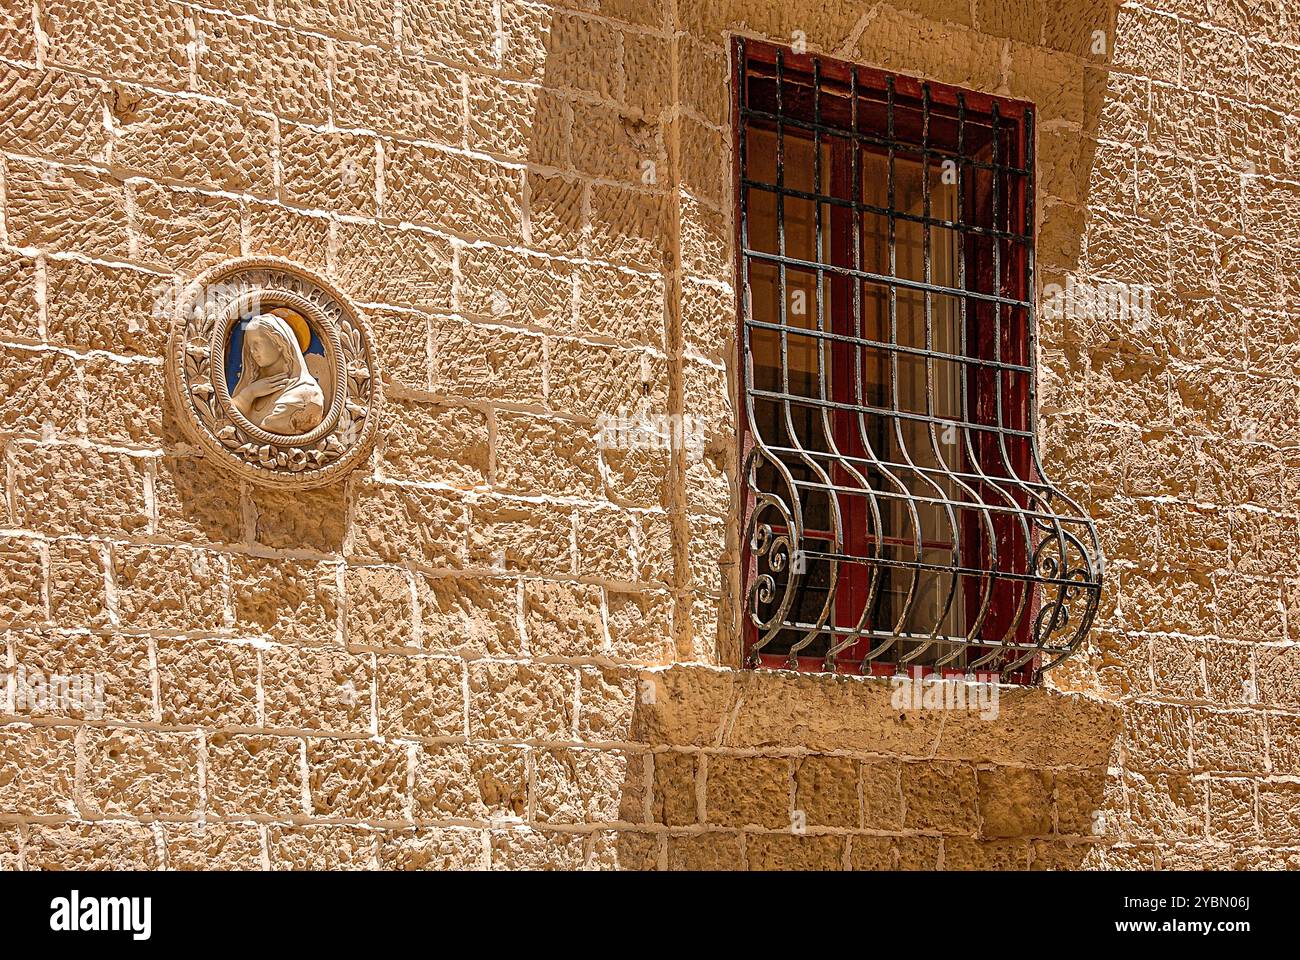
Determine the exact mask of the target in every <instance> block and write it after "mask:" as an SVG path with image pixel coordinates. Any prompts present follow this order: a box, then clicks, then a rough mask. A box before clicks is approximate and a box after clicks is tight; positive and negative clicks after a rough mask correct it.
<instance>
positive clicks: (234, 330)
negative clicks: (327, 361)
mask: <svg viewBox="0 0 1300 960" xmlns="http://www.w3.org/2000/svg"><path fill="white" fill-rule="evenodd" d="M252 319H253V318H252V317H245V318H244V319H242V320H240V321H239V322H238V323H236V324H235V325H234V326H232V327H231V328H230V342H229V344H227V346H226V389H227V390H228V391H230V392H231V393H234V392H235V387H237V386H239V375H240V373H241V372H242V371H243V367H244V328H245V327H247V326H248V321H250V320H252ZM307 329H309V330H310V331H311V343H309V344H307V350H306V352H307V353H318V354H320V355H321V356H324V355H325V344H324V343H322V342H321V338H320V337H319V336H317V334H316V328H315V327H314V326H312V325H311V324H310V323H308V324H307Z"/></svg>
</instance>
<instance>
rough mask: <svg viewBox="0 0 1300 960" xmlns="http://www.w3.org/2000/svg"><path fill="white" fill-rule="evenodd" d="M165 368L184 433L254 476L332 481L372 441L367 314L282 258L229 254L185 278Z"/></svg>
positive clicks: (375, 406)
mask: <svg viewBox="0 0 1300 960" xmlns="http://www.w3.org/2000/svg"><path fill="white" fill-rule="evenodd" d="M167 374H168V384H169V387H170V389H171V393H172V397H173V402H174V403H175V404H176V406H177V409H178V411H179V412H180V414H181V419H182V423H183V424H184V425H185V427H186V431H187V432H188V433H189V435H190V436H191V437H192V438H193V439H194V440H195V441H196V442H197V443H198V444H199V446H201V447H202V448H204V450H205V452H207V453H209V454H211V455H212V457H213V458H214V459H215V460H216V461H217V462H218V463H219V464H220V465H222V466H223V467H225V468H227V469H229V470H231V471H233V472H234V473H237V474H239V475H240V476H243V477H245V478H247V479H249V480H252V481H254V482H257V483H268V484H270V483H273V484H278V485H282V486H288V487H297V488H306V487H315V486H321V485H323V484H326V483H330V482H332V481H333V480H335V479H337V478H338V477H340V476H341V475H342V474H343V473H345V472H346V471H347V470H348V469H349V468H350V467H352V466H354V465H355V464H356V463H357V462H358V461H359V460H361V459H362V458H363V457H364V456H365V455H366V454H367V453H368V452H369V449H370V445H371V444H372V443H373V441H374V435H375V430H376V417H377V414H378V412H379V407H380V404H381V402H382V396H381V391H380V386H379V376H378V372H377V370H376V368H375V359H374V353H373V350H372V348H371V343H370V334H369V331H368V330H367V328H366V325H365V321H364V320H363V319H362V317H361V316H360V314H359V313H358V312H357V311H356V309H355V308H354V307H352V305H351V304H350V303H349V302H348V300H347V298H346V297H345V296H344V295H343V294H342V293H341V292H340V291H338V290H337V289H336V288H335V287H334V286H333V285H332V284H330V283H329V282H328V281H326V280H325V279H323V278H321V277H318V276H316V275H315V274H314V273H312V272H311V271H308V270H306V269H304V268H302V267H299V266H297V265H296V264H292V263H289V262H287V261H283V260H279V259H272V258H249V259H239V260H232V261H228V262H226V263H224V264H221V265H220V266H218V267H215V268H213V269H212V270H209V271H207V272H206V273H204V274H202V275H201V276H199V277H198V278H197V279H196V280H195V281H194V282H193V283H191V284H190V285H189V286H188V287H187V288H186V290H185V292H184V294H183V295H182V296H181V298H180V300H179V301H178V303H177V306H176V314H175V316H174V317H173V319H172V336H171V349H170V355H169V358H168V369H167Z"/></svg>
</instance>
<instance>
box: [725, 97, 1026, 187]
mask: <svg viewBox="0 0 1300 960" xmlns="http://www.w3.org/2000/svg"><path fill="white" fill-rule="evenodd" d="M903 109H905V110H906V109H909V108H907V107H904V108H903ZM740 119H741V120H742V121H746V120H763V121H766V122H768V123H779V124H780V125H781V126H782V127H794V128H795V129H797V130H807V131H809V132H814V133H819V134H821V135H823V136H829V137H838V138H840V139H841V140H854V141H857V142H858V143H869V144H871V145H873V146H877V147H885V148H890V147H892V148H893V149H894V150H895V151H896V152H899V153H915V154H921V155H923V156H926V157H941V158H943V159H946V160H956V161H958V163H959V165H960V166H962V167H971V168H974V169H976V170H990V171H995V172H998V173H1014V174H1018V175H1020V176H1022V177H1027V176H1029V173H1030V171H1029V169H1028V168H1026V167H1017V166H1012V165H1011V164H1006V163H985V162H983V161H982V160H975V159H973V158H971V157H970V156H964V155H962V154H961V153H958V152H957V151H956V150H949V149H947V148H945V147H939V146H934V145H933V144H930V145H923V144H919V143H915V144H914V143H912V142H909V141H906V140H900V139H899V138H898V137H892V138H891V137H888V136H879V135H876V134H872V133H864V132H862V131H860V130H859V131H856V132H855V131H853V130H850V129H848V128H847V127H838V126H833V125H831V124H828V123H817V122H815V121H813V120H803V119H801V118H799V117H795V116H792V115H790V114H784V113H782V114H778V113H771V112H769V111H767V110H761V109H759V108H758V107H751V106H748V105H742V106H741V108H740ZM966 125H967V126H977V127H989V125H988V124H982V123H971V121H969V120H967V121H966ZM989 129H992V127H989Z"/></svg>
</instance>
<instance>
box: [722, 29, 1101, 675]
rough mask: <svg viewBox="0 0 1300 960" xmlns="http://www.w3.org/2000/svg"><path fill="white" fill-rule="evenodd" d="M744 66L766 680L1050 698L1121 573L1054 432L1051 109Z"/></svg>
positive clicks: (794, 58)
mask: <svg viewBox="0 0 1300 960" xmlns="http://www.w3.org/2000/svg"><path fill="white" fill-rule="evenodd" d="M733 57H734V59H733V67H734V74H733V81H734V91H735V97H734V101H733V109H734V120H735V124H734V126H735V131H736V144H735V146H736V156H737V176H736V208H737V211H738V216H737V233H738V237H737V241H738V242H737V270H738V274H739V277H740V280H741V289H742V290H743V291H744V294H743V296H741V297H740V298H739V301H740V304H739V311H738V312H739V328H740V329H739V343H740V353H741V355H740V360H741V365H742V379H743V388H742V389H743V396H742V398H741V399H742V402H741V405H740V408H741V409H740V425H739V432H740V437H741V457H742V459H741V463H742V492H743V499H742V518H741V519H742V533H743V540H742V569H743V571H744V585H743V590H744V595H743V601H744V616H745V629H746V637H745V659H746V663H747V665H749V666H759V665H767V666H781V667H790V668H794V669H803V670H832V671H847V672H861V673H874V674H893V673H899V672H915V671H922V672H926V673H939V674H941V675H953V674H956V675H962V674H964V675H976V676H997V677H999V678H1001V679H1003V680H1010V681H1018V682H1030V681H1033V680H1035V679H1037V678H1038V677H1039V676H1040V675H1041V672H1042V671H1043V670H1046V669H1049V668H1051V667H1052V666H1055V665H1056V664H1058V663H1060V662H1061V661H1062V660H1063V659H1065V657H1067V656H1068V655H1069V654H1070V653H1071V652H1073V651H1074V650H1075V649H1076V648H1077V646H1078V645H1079V644H1080V643H1081V642H1082V640H1083V638H1084V637H1085V636H1086V634H1087V631H1088V628H1089V626H1090V625H1091V623H1092V621H1093V618H1094V616H1095V614H1096V610H1097V603H1098V600H1099V597H1100V593H1101V583H1102V573H1103V559H1102V555H1101V550H1100V546H1099V543H1098V539H1097V531H1096V527H1095V525H1094V523H1093V521H1092V519H1091V518H1090V517H1089V515H1088V513H1087V512H1086V511H1084V510H1083V509H1082V508H1081V507H1080V506H1079V505H1078V504H1077V503H1075V502H1074V501H1073V500H1071V499H1070V498H1069V497H1067V496H1065V495H1064V494H1063V493H1062V492H1061V491H1060V490H1058V489H1056V488H1055V487H1054V486H1052V485H1051V483H1050V482H1048V480H1047V478H1046V476H1045V474H1044V472H1043V468H1042V462H1041V459H1040V456H1039V450H1038V443H1037V438H1036V431H1035V428H1034V419H1033V418H1034V410H1035V393H1034V392H1035V384H1034V376H1035V363H1036V361H1035V341H1034V337H1035V331H1034V312H1033V302H1032V297H1033V293H1032V291H1033V290H1034V236H1033V234H1034V231H1033V224H1034V182H1033V171H1034V161H1033V143H1034V130H1033V120H1034V115H1033V109H1032V106H1030V105H1029V104H1025V103H1021V102H1018V101H1012V100H1007V99H1004V98H997V97H992V96H987V95H983V94H978V93H974V92H968V91H963V90H959V89H956V88H953V87H948V86H945V85H941V84H937V83H930V82H924V81H918V80H914V79H911V78H906V77H902V76H895V75H891V74H886V73H883V72H881V71H877V70H872V69H869V68H866V67H861V66H855V65H852V64H847V63H842V62H839V61H835V60H831V59H828V58H822V57H814V56H809V55H803V54H795V53H793V52H792V51H791V50H789V49H788V48H784V47H779V46H775V45H771V44H767V43H761V42H758V41H754V40H749V39H745V38H737V39H736V40H735V41H734V49H733Z"/></svg>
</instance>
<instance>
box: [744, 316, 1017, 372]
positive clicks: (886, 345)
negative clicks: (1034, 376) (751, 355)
mask: <svg viewBox="0 0 1300 960" xmlns="http://www.w3.org/2000/svg"><path fill="white" fill-rule="evenodd" d="M745 325H746V326H749V327H754V328H756V329H759V330H775V331H778V332H782V331H783V332H785V333H787V334H789V335H791V336H796V337H811V338H813V339H815V340H829V341H833V342H835V343H845V344H849V345H851V346H859V347H875V348H877V349H882V350H891V351H895V352H897V353H906V354H909V355H911V356H916V357H927V358H929V359H931V360H951V361H953V362H954V363H968V364H970V365H971V366H974V367H988V368H989V369H992V370H1010V371H1012V372H1014V373H1033V372H1034V368H1033V367H1031V366H1028V365H1027V364H1023V363H1004V362H1002V361H998V360H986V359H984V358H983V357H969V356H962V355H960V354H956V353H944V352H943V351H941V350H927V349H926V348H925V347H909V346H905V345H903V344H901V343H894V342H891V341H889V340H870V339H868V338H866V337H855V336H853V335H852V334H848V333H831V332H830V331H829V330H816V329H813V328H811V327H795V326H791V325H790V324H786V323H773V322H772V321H770V320H752V319H747V320H746V321H745Z"/></svg>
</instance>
